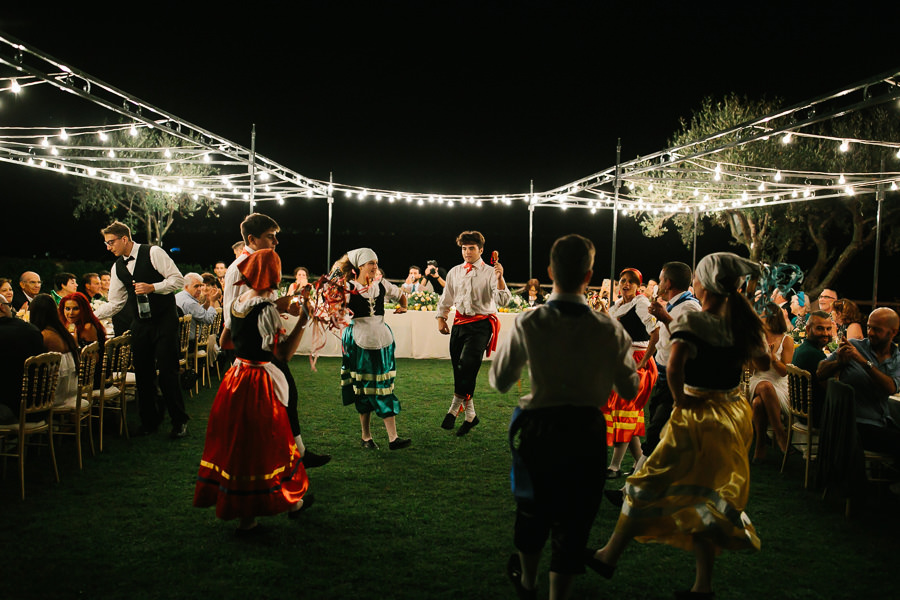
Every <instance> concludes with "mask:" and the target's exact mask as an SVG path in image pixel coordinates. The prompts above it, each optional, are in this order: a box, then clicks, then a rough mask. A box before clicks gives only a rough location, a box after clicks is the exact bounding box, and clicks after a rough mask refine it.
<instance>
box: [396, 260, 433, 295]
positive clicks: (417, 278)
mask: <svg viewBox="0 0 900 600" xmlns="http://www.w3.org/2000/svg"><path fill="white" fill-rule="evenodd" d="M400 287H401V288H402V289H403V291H404V292H406V293H407V294H413V293H415V292H433V291H434V288H433V287H431V282H430V281H428V280H427V279H425V277H423V276H422V269H420V268H419V267H417V266H416V265H412V266H411V267H410V268H409V275H407V277H406V281H405V282H404V283H403V284H402V285H401V286H400Z"/></svg>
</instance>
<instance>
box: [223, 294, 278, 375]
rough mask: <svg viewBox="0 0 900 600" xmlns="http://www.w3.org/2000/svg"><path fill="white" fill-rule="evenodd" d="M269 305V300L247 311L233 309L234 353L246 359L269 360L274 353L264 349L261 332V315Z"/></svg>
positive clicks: (232, 335) (232, 334)
mask: <svg viewBox="0 0 900 600" xmlns="http://www.w3.org/2000/svg"><path fill="white" fill-rule="evenodd" d="M267 305H268V303H267V302H263V303H260V304H257V305H256V306H254V307H253V308H251V309H250V310H249V311H248V312H247V313H245V314H240V313H236V312H235V311H234V307H232V309H231V340H232V342H234V354H235V356H237V357H239V358H243V359H244V360H252V361H256V362H269V361H271V360H272V353H271V352H269V351H268V350H263V349H262V334H260V333H259V325H258V323H259V315H260V313H261V312H262V311H263V309H264V308H265V307H266V306H267Z"/></svg>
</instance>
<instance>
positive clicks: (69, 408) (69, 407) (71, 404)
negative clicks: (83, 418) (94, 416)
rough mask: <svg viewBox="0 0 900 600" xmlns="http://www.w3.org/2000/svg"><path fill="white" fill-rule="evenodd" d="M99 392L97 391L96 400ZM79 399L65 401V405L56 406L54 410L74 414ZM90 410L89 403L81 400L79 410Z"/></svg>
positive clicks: (73, 398) (76, 397)
mask: <svg viewBox="0 0 900 600" xmlns="http://www.w3.org/2000/svg"><path fill="white" fill-rule="evenodd" d="M99 393H100V392H99V390H97V394H98V396H97V397H98V398H99ZM78 400H79V397H78V396H75V397H72V398H69V399H68V400H66V403H65V404H63V405H62V406H57V407H56V408H55V409H54V410H56V411H59V412H75V408H76V406H77V404H78ZM90 408H91V403H90V402H89V401H88V400H85V399H84V398H81V410H83V411H85V410H88V409H90Z"/></svg>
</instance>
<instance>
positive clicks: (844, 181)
mask: <svg viewBox="0 0 900 600" xmlns="http://www.w3.org/2000/svg"><path fill="white" fill-rule="evenodd" d="M838 183H839V184H841V185H844V184H845V183H847V180H846V179H845V178H844V174H843V173H841V176H840V178H838Z"/></svg>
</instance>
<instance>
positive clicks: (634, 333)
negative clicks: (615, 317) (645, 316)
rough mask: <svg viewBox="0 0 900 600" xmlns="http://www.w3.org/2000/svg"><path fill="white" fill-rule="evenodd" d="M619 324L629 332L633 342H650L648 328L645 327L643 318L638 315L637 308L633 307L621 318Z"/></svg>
mask: <svg viewBox="0 0 900 600" xmlns="http://www.w3.org/2000/svg"><path fill="white" fill-rule="evenodd" d="M619 323H621V324H622V327H624V328H625V331H627V332H628V335H630V336H631V341H633V342H649V341H650V334H649V333H647V328H646V327H644V323H643V322H642V321H641V318H640V317H639V316H638V315H637V306H632V307H631V310H629V311H628V312H627V313H625V314H624V315H622V316H621V317H619Z"/></svg>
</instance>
